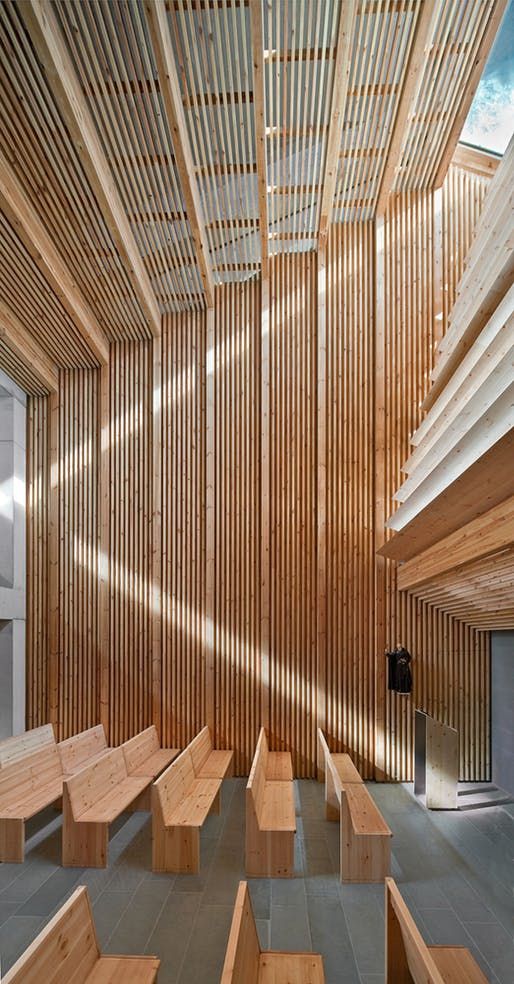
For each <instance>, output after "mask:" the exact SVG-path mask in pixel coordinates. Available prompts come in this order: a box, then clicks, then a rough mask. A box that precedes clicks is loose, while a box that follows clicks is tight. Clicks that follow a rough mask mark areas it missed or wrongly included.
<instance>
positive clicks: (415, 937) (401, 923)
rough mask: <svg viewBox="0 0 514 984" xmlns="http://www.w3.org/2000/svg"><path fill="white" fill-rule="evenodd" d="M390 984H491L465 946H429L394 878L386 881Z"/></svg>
mask: <svg viewBox="0 0 514 984" xmlns="http://www.w3.org/2000/svg"><path fill="white" fill-rule="evenodd" d="M385 895H386V984H411V982H412V984H487V977H485V975H484V974H483V973H482V971H481V970H480V967H479V966H478V964H477V963H476V961H475V959H474V957H473V956H472V954H471V953H470V951H469V950H468V949H467V947H465V946H427V944H426V943H425V941H424V940H423V937H422V936H421V933H420V932H419V929H418V927H417V926H416V923H415V922H414V919H413V918H412V916H411V914H410V912H409V910H408V908H407V905H406V904H405V902H404V899H403V897H402V895H401V894H400V891H399V889H398V886H397V885H396V882H394V881H393V879H392V878H386V880H385Z"/></svg>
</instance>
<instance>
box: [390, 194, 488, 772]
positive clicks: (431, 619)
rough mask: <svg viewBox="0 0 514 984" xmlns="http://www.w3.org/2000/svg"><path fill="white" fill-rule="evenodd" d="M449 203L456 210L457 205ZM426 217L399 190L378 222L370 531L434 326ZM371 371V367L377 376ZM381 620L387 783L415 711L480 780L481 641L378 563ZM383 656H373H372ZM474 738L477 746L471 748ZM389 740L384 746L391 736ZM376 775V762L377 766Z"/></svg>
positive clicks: (407, 423)
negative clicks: (394, 673) (402, 662)
mask: <svg viewBox="0 0 514 984" xmlns="http://www.w3.org/2000/svg"><path fill="white" fill-rule="evenodd" d="M457 204H458V203H457ZM436 229H437V222H436V214H435V209H434V193H432V192H406V193H404V194H402V195H398V196H396V197H395V198H393V199H391V200H390V203H389V207H388V210H387V212H386V216H385V222H384V225H383V242H381V243H380V244H379V245H380V249H381V250H382V251H383V274H382V278H383V283H382V284H381V285H380V290H379V293H378V296H379V298H380V303H381V304H382V305H383V310H382V312H381V316H380V329H379V333H378V334H377V344H378V346H379V347H380V349H381V353H382V354H381V358H380V364H381V363H382V362H383V367H384V369H383V375H384V379H383V392H381V395H380V399H379V402H378V403H377V417H376V425H377V443H381V442H382V441H383V445H384V447H385V449H386V450H385V455H384V458H385V467H384V469H383V477H382V480H380V477H378V478H377V489H376V498H377V503H379V507H378V510H379V514H378V512H377V513H376V515H375V522H376V531H377V533H379V532H380V530H381V529H382V530H383V528H384V526H385V522H386V519H387V517H388V516H389V515H390V513H391V510H392V508H393V495H394V493H395V490H396V488H397V486H398V483H399V479H400V474H401V467H402V463H403V460H404V458H405V457H406V455H407V452H408V448H409V437H410V434H411V433H412V432H413V431H414V430H415V429H416V427H417V425H418V423H419V420H420V413H421V411H420V406H421V403H422V400H423V397H424V395H425V392H426V389H427V387H428V385H429V375H430V370H431V368H432V364H433V358H434V350H435V343H436V341H437V339H438V336H439V332H440V330H441V329H440V324H439V323H438V322H437V321H436V319H435V317H434V315H435V311H436V305H437V304H438V297H437V277H436V275H435V259H436V248H435V244H436ZM380 371H381V370H380ZM382 564H383V569H384V574H383V583H382V586H381V590H382V591H383V598H382V600H381V604H382V605H383V608H384V615H385V617H384V619H383V622H382V624H381V627H380V631H379V633H378V639H377V658H378V659H379V660H380V658H381V652H383V650H384V648H386V647H387V648H389V647H390V646H394V645H396V644H402V645H405V646H406V647H407V649H409V650H410V651H411V652H412V653H413V655H414V656H415V662H414V669H413V675H414V689H413V694H412V696H410V697H409V696H407V697H406V696H399V695H396V694H393V693H389V692H387V691H386V690H385V686H386V678H385V660H384V663H383V666H384V670H383V673H382V675H381V676H380V675H377V687H378V688H379V690H378V692H377V708H378V713H377V722H376V726H377V730H378V731H380V730H383V731H384V734H385V736H386V739H385V741H384V742H383V747H384V762H383V767H384V772H385V774H386V775H389V776H392V777H394V778H400V777H405V776H410V775H411V774H412V723H413V722H412V710H413V707H415V706H418V707H422V708H423V709H424V710H426V711H427V712H428V713H430V714H432V715H433V716H434V717H436V718H438V719H439V720H441V721H444V722H445V723H447V724H449V725H450V726H451V727H455V728H457V730H458V731H459V732H460V734H461V744H460V755H461V760H460V774H461V778H470V777H474V776H481V777H482V778H487V777H488V774H489V758H488V756H489V749H488V742H487V740H485V736H486V735H487V734H488V722H489V718H488V715H489V702H488V694H489V639H488V636H487V635H485V634H483V633H481V632H475V631H474V630H473V629H471V628H469V627H468V626H466V625H464V624H463V623H460V622H458V621H456V620H454V619H453V618H451V617H450V616H449V615H447V614H443V613H441V612H439V611H438V610H437V609H436V608H433V607H431V606H430V605H427V604H425V603H423V602H421V601H418V600H416V599H413V598H411V597H410V596H408V595H406V594H404V593H400V592H399V591H398V590H397V587H396V570H395V568H394V566H393V565H392V564H391V562H390V561H389V560H387V561H385V563H383V562H382V560H381V559H380V560H379V568H380V566H381V565H382ZM382 658H383V657H382ZM474 732H476V734H477V735H478V736H482V735H483V736H484V741H480V740H479V741H477V742H474V741H473V740H470V735H472V734H473V733H474ZM393 734H394V735H395V739H394V741H393V740H391V737H390V736H391V735H393ZM378 767H379V768H380V762H379V763H378Z"/></svg>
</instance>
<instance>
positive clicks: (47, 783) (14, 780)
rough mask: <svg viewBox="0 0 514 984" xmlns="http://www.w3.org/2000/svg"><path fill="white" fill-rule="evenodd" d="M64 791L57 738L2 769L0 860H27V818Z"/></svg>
mask: <svg viewBox="0 0 514 984" xmlns="http://www.w3.org/2000/svg"><path fill="white" fill-rule="evenodd" d="M52 736H53V733H52ZM62 792H63V777H62V769H61V760H60V758H59V755H58V752H57V746H56V744H55V741H52V743H48V744H43V745H42V746H41V747H40V748H39V749H38V750H36V751H33V752H32V753H31V754H30V755H24V757H23V758H19V759H16V760H15V761H13V762H11V763H10V765H6V766H4V767H3V768H2V769H0V861H14V862H18V861H20V862H21V861H23V859H24V856H25V821H26V820H30V818H31V817H33V816H35V815H36V813H40V812H41V810H44V809H45V807H47V806H51V805H52V804H53V803H56V802H57V801H58V800H60V798H61V796H62Z"/></svg>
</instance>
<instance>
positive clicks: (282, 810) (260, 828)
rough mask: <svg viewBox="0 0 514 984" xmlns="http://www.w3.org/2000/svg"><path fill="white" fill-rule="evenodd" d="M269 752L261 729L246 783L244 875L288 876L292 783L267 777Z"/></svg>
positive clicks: (291, 855)
mask: <svg viewBox="0 0 514 984" xmlns="http://www.w3.org/2000/svg"><path fill="white" fill-rule="evenodd" d="M271 754H273V753H271ZM279 754H281V756H282V755H283V754H284V753H279ZM286 754H287V753H286ZM269 755H270V753H269V751H268V741H267V738H266V731H265V729H264V728H261V731H260V734H259V739H258V741H257V746H256V749H255V755H254V758H253V762H252V768H251V771H250V776H249V779H248V783H247V786H246V874H247V875H248V876H249V877H251V878H291V877H292V876H293V874H294V836H295V833H296V817H295V808H294V791H293V782H292V778H291V779H274V778H273V779H269V778H268V760H269ZM271 771H273V772H275V770H274V769H272V770H271ZM291 776H292V769H291Z"/></svg>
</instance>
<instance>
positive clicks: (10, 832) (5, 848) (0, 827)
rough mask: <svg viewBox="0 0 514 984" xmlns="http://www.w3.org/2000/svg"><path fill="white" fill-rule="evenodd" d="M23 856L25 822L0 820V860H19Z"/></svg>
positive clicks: (21, 859) (22, 858)
mask: <svg viewBox="0 0 514 984" xmlns="http://www.w3.org/2000/svg"><path fill="white" fill-rule="evenodd" d="M24 858H25V822H24V821H23V820H0V861H10V862H15V863H17V862H21V861H23V860H24Z"/></svg>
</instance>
